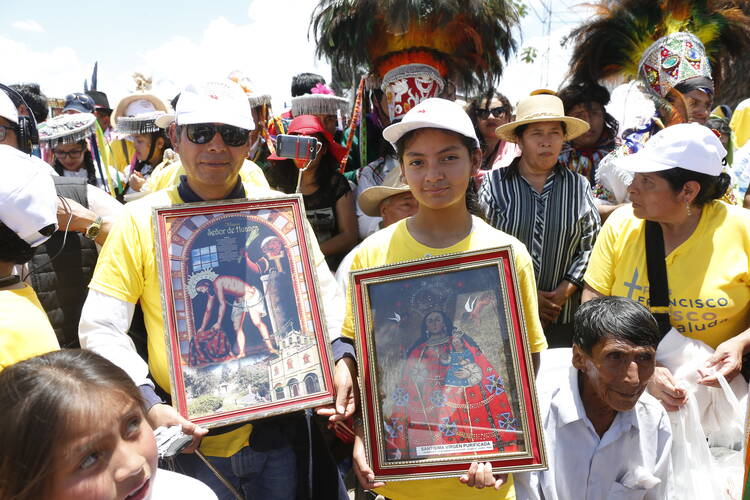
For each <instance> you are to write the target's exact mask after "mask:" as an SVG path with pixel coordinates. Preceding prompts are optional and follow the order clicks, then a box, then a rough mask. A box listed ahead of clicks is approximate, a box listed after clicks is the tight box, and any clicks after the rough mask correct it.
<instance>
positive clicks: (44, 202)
mask: <svg viewBox="0 0 750 500" xmlns="http://www.w3.org/2000/svg"><path fill="white" fill-rule="evenodd" d="M11 149H12V148H0V175H1V176H2V179H3V182H0V207H3V209H2V210H0V222H2V223H3V224H5V225H6V226H8V227H9V228H10V229H11V230H12V231H13V232H15V233H16V234H17V235H18V236H19V237H20V238H21V239H22V240H24V241H25V242H26V243H28V244H29V245H31V246H32V247H35V246H38V245H41V244H42V243H44V242H45V241H47V239H48V238H49V237H50V236H51V235H52V232H53V230H50V229H49V226H53V227H54V228H55V229H56V228H57V194H56V192H55V183H54V181H53V180H52V176H51V175H49V173H47V172H45V171H44V170H42V169H41V168H39V167H37V166H36V165H35V164H34V163H33V162H32V160H31V159H30V158H29V157H28V156H26V157H23V156H18V155H16V154H14V153H13V151H10V150H11Z"/></svg>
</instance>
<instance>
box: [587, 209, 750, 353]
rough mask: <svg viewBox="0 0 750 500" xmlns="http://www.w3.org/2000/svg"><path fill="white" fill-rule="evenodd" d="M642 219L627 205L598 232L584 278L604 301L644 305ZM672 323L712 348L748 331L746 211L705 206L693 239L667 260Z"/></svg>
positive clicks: (749, 227) (749, 222) (749, 224)
mask: <svg viewBox="0 0 750 500" xmlns="http://www.w3.org/2000/svg"><path fill="white" fill-rule="evenodd" d="M644 229H645V221H644V220H642V219H638V218H636V217H635V216H634V215H633V209H632V207H631V206H630V205H628V206H625V207H622V208H619V209H617V210H616V211H615V212H614V213H613V214H612V215H610V217H609V219H607V222H606V223H605V224H604V226H602V230H601V232H600V233H599V238H598V239H597V240H596V244H595V245H594V251H593V253H592V255H591V260H590V261H589V267H588V270H587V271H586V275H585V276H584V280H585V281H586V283H588V285H589V286H591V287H592V288H593V289H594V290H596V291H597V292H599V293H601V294H604V295H617V296H621V297H628V298H629V299H633V300H635V301H636V302H638V303H640V304H643V305H644V306H647V307H648V304H649V283H648V271H647V269H646V242H645V231H644ZM666 265H667V281H668V282H669V318H670V323H671V324H672V326H673V327H674V328H675V329H677V330H678V331H679V332H681V333H683V334H684V335H685V336H687V337H691V338H694V339H698V340H702V341H703V342H705V343H706V344H708V345H710V346H711V347H713V348H716V347H717V346H718V345H719V344H721V343H722V342H724V341H725V340H727V339H729V338H731V337H734V336H735V335H737V334H738V333H740V332H742V331H744V330H745V329H747V328H748V326H750V324H749V321H748V320H749V319H750V318H748V312H750V212H748V211H747V210H745V209H743V208H740V207H735V206H730V205H727V204H725V203H722V202H720V201H712V202H710V203H708V204H706V205H705V206H704V207H703V211H702V213H701V218H700V221H699V222H698V226H697V227H696V228H695V231H694V232H693V234H692V235H691V236H690V237H689V238H688V239H687V240H686V241H685V242H683V243H682V244H681V245H680V246H678V247H677V248H675V249H674V250H672V252H670V254H669V255H667V257H666Z"/></svg>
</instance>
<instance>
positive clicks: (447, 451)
mask: <svg viewBox="0 0 750 500" xmlns="http://www.w3.org/2000/svg"><path fill="white" fill-rule="evenodd" d="M389 398H390V401H389V403H390V406H391V408H392V411H391V413H390V415H385V422H384V423H385V433H386V451H387V453H388V456H389V458H390V459H392V460H405V459H420V458H429V457H435V456H446V455H449V456H454V455H471V454H475V453H483V454H484V453H497V452H506V453H507V452H513V451H518V450H519V442H521V441H522V439H523V438H522V434H521V433H519V432H517V431H519V424H518V421H517V420H516V419H515V418H514V416H513V413H512V411H511V408H510V405H509V404H508V398H507V396H506V394H505V388H504V386H503V382H502V380H501V378H500V376H499V375H498V373H497V371H496V370H495V369H494V368H493V367H492V365H491V364H490V363H489V361H488V360H487V358H486V357H485V355H484V354H483V353H482V351H481V349H480V348H479V346H477V344H476V343H475V342H474V341H473V340H472V339H471V338H470V337H469V336H468V335H466V334H464V333H463V332H462V331H461V330H459V329H458V328H453V331H452V335H451V336H446V335H442V336H441V337H440V338H439V339H438V340H435V341H433V340H432V339H430V338H429V337H428V338H427V340H424V341H422V342H419V343H417V344H416V345H415V346H414V347H413V348H412V349H411V351H410V352H409V354H408V358H407V360H406V365H405V369H404V373H403V376H402V382H401V384H399V385H398V386H397V387H396V389H395V390H394V391H393V393H392V394H391V395H390V396H389ZM440 445H443V446H440Z"/></svg>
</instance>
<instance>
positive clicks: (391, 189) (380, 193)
mask: <svg viewBox="0 0 750 500" xmlns="http://www.w3.org/2000/svg"><path fill="white" fill-rule="evenodd" d="M410 191H411V188H409V186H408V185H407V184H405V183H404V181H403V180H402V179H401V168H400V167H394V168H393V169H391V171H390V172H388V174H387V175H386V176H385V179H383V183H382V184H381V185H379V186H371V187H369V188H367V189H365V190H364V191H362V192H361V193H360V194H359V198H357V203H359V208H361V209H362V212H364V214H365V215H369V216H370V217H380V202H382V201H383V200H385V199H388V198H390V197H391V196H395V195H397V194H401V193H408V192H410Z"/></svg>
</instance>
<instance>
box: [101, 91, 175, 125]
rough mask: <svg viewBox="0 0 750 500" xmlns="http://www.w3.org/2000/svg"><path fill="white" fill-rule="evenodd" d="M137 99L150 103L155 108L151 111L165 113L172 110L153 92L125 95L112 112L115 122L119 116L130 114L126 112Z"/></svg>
mask: <svg viewBox="0 0 750 500" xmlns="http://www.w3.org/2000/svg"><path fill="white" fill-rule="evenodd" d="M136 101H146V102H148V103H150V104H151V105H152V106H153V108H154V109H153V110H150V111H161V112H163V113H168V112H169V111H170V110H169V108H168V107H167V105H166V104H164V101H162V100H161V99H159V98H158V97H156V96H155V95H153V94H131V95H129V96H127V97H123V98H122V99H121V100H120V102H118V103H117V107H116V108H115V112H114V113H113V114H112V119H113V120H114V121H115V123H117V119H118V118H123V117H126V116H128V114H127V113H126V110H127V109H128V106H130V105H131V104H133V103H134V102H136ZM144 111H149V110H144ZM139 114H140V113H139Z"/></svg>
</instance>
